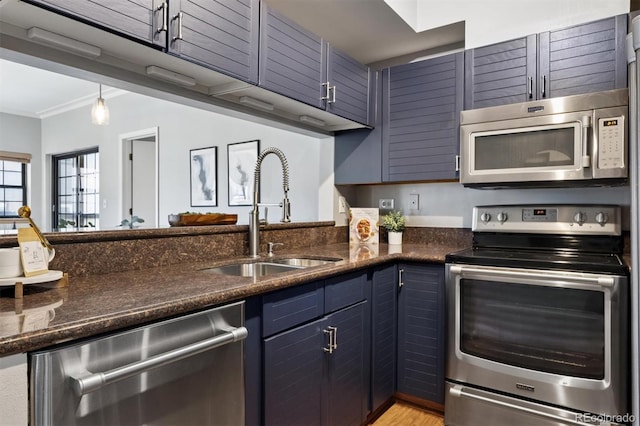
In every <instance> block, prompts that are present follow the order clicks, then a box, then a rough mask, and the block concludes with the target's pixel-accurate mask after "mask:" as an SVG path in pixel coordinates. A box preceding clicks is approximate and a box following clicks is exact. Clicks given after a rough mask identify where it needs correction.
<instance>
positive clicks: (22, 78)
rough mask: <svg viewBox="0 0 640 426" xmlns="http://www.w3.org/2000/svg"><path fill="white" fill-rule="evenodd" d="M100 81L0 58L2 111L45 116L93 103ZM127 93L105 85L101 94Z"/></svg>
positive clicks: (111, 95)
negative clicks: (82, 78)
mask: <svg viewBox="0 0 640 426" xmlns="http://www.w3.org/2000/svg"><path fill="white" fill-rule="evenodd" d="M98 93H99V86H98V84H97V83H93V82H90V81H85V80H81V79H77V78H74V77H69V76H66V75H63V74H58V73H54V72H50V71H45V70H43V69H40V68H34V67H30V66H27V65H22V64H19V63H16V62H11V61H6V60H3V59H0V112H4V113H8V114H15V115H22V116H27V117H32V118H40V119H42V118H46V117H50V116H52V115H56V114H60V113H63V112H65V111H70V110H72V109H76V108H80V107H83V106H86V105H91V104H92V103H93V102H94V101H95V100H96V98H97V97H98ZM124 93H127V92H126V91H124V90H120V89H115V88H111V87H107V86H104V85H103V86H102V97H103V98H105V99H110V98H113V97H115V96H119V95H122V94H124Z"/></svg>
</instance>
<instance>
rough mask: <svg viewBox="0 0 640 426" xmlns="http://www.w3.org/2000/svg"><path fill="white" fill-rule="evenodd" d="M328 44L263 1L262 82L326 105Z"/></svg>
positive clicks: (294, 96)
mask: <svg viewBox="0 0 640 426" xmlns="http://www.w3.org/2000/svg"><path fill="white" fill-rule="evenodd" d="M326 49H327V44H326V43H325V42H324V41H323V39H322V38H321V37H319V36H317V35H315V34H313V33H311V32H309V31H307V30H305V29H304V28H302V27H300V26H298V25H297V24H295V23H294V22H292V21H290V20H289V19H287V18H285V17H284V16H282V15H280V14H278V13H277V12H275V11H274V10H272V9H270V8H269V7H268V6H267V4H266V3H265V2H262V11H261V24H260V82H259V84H260V86H262V87H264V88H265V89H268V90H271V91H273V92H276V93H280V94H281V95H284V96H287V97H289V98H292V99H296V100H298V101H301V102H304V103H306V104H309V105H313V106H315V107H317V108H322V109H324V100H322V97H323V96H324V88H323V86H322V83H324V82H326V81H327V65H326Z"/></svg>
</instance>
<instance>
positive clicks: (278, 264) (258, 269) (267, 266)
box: [202, 257, 342, 277]
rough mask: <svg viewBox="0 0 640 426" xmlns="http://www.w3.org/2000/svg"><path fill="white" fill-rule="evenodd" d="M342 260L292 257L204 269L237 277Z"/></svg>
mask: <svg viewBox="0 0 640 426" xmlns="http://www.w3.org/2000/svg"><path fill="white" fill-rule="evenodd" d="M340 260H342V259H327V258H324V259H318V258H311V257H290V258H279V259H273V260H269V261H259V262H239V263H232V264H229V265H222V266H216V267H214V268H206V269H202V270H203V271H205V272H211V273H213V274H223V275H234V276H237V277H262V276H265V275H271V274H279V273H281V272H289V271H295V270H296V269H304V268H310V267H313V266H321V265H327V264H330V263H335V262H338V261H340Z"/></svg>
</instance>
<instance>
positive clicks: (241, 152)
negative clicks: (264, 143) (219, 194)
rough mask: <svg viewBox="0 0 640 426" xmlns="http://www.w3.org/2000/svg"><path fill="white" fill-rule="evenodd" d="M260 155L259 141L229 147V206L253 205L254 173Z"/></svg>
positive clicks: (233, 144) (238, 143) (239, 143)
mask: <svg viewBox="0 0 640 426" xmlns="http://www.w3.org/2000/svg"><path fill="white" fill-rule="evenodd" d="M259 153H260V140H259V139H255V140H251V141H246V142H237V143H230V144H228V145H227V177H228V179H227V185H228V190H227V196H228V201H229V206H251V205H253V185H254V171H255V166H256V163H257V161H258V155H259Z"/></svg>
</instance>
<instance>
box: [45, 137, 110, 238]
mask: <svg viewBox="0 0 640 426" xmlns="http://www.w3.org/2000/svg"><path fill="white" fill-rule="evenodd" d="M99 160H100V156H99V153H98V148H97V147H96V148H92V149H88V150H84V151H77V152H72V153H69V154H63V155H57V156H54V157H53V168H52V169H53V182H54V184H53V197H52V200H53V201H54V203H53V220H52V222H51V223H52V224H56V226H54V227H56V228H58V229H65V228H74V229H75V228H99V225H100V180H99V166H100V161H99Z"/></svg>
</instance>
